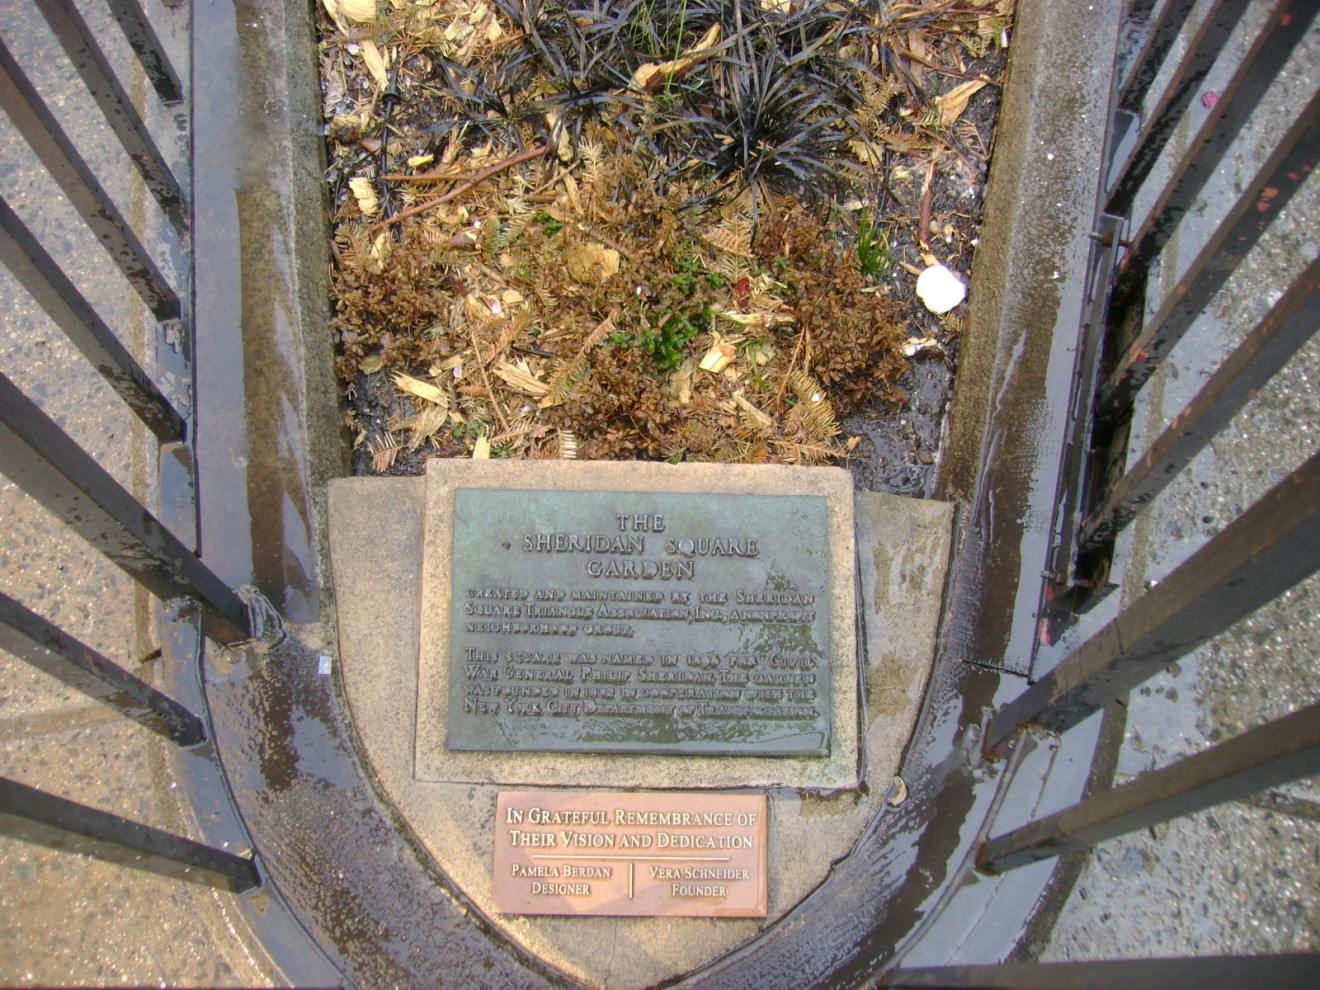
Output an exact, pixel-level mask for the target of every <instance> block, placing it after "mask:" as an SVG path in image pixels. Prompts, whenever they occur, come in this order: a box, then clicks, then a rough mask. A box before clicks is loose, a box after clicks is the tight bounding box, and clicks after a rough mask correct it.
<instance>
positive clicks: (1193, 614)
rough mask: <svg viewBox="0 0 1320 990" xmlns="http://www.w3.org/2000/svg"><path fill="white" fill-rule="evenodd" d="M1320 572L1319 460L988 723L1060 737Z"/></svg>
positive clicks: (993, 737)
mask: <svg viewBox="0 0 1320 990" xmlns="http://www.w3.org/2000/svg"><path fill="white" fill-rule="evenodd" d="M1317 568H1320V454H1315V455H1314V456H1312V457H1311V459H1310V460H1308V461H1307V462H1306V463H1305V464H1303V465H1302V466H1301V467H1299V468H1298V469H1297V470H1296V471H1294V472H1293V473H1292V474H1291V475H1289V476H1288V477H1287V478H1285V479H1284V480H1283V481H1282V482H1280V483H1279V484H1278V485H1276V486H1275V487H1274V488H1273V489H1271V490H1270V492H1268V493H1267V494H1266V495H1265V496H1264V497H1263V498H1261V499H1260V500H1259V501H1258V502H1257V503H1256V504H1255V505H1253V506H1252V507H1251V508H1250V509H1248V510H1247V511H1246V512H1244V513H1243V514H1242V515H1240V516H1239V517H1238V518H1237V519H1235V520H1234V521H1233V522H1232V523H1230V524H1229V525H1228V527H1227V528H1225V529H1224V530H1223V531H1222V532H1221V533H1219V534H1218V535H1216V536H1215V537H1214V538H1213V539H1212V540H1210V542H1208V543H1207V544H1206V545H1205V546H1203V547H1202V548H1201V549H1200V550H1198V551H1197V552H1196V553H1195V554H1193V555H1192V556H1191V557H1190V558H1189V559H1188V560H1186V561H1184V562H1183V563H1182V564H1181V565H1180V566H1179V567H1178V568H1177V569H1176V570H1175V571H1174V572H1173V573H1172V574H1170V575H1169V576H1168V577H1167V578H1165V579H1164V580H1163V581H1161V582H1160V583H1159V584H1158V585H1156V586H1155V587H1154V588H1153V589H1152V590H1150V591H1148V592H1146V594H1144V595H1142V596H1141V597H1140V598H1139V599H1137V600H1136V601H1135V602H1133V603H1132V605H1130V606H1129V607H1128V608H1127V609H1126V610H1124V611H1123V612H1121V613H1120V614H1119V615H1118V617H1117V618H1115V619H1114V620H1113V621H1112V622H1110V623H1109V624H1108V625H1107V626H1105V627H1104V628H1103V629H1101V630H1100V631H1099V632H1097V633H1096V634H1095V635H1094V636H1092V637H1091V638H1090V639H1089V640H1087V641H1086V642H1085V643H1083V644H1082V645H1081V646H1079V647H1078V648H1077V649H1076V650H1074V651H1073V652H1072V653H1071V654H1069V655H1068V656H1067V657H1066V658H1064V659H1063V660H1062V661H1061V662H1060V663H1059V665H1058V666H1057V667H1055V668H1054V669H1053V670H1051V671H1050V672H1049V673H1048V674H1046V675H1045V676H1044V677H1042V678H1041V679H1040V680H1039V681H1037V682H1036V683H1035V684H1033V685H1032V686H1031V687H1029V688H1027V689H1026V690H1025V691H1023V692H1022V694H1020V695H1019V696H1018V697H1017V698H1016V699H1015V700H1013V701H1011V702H1009V703H1008V704H1007V705H1005V706H1004V708H1003V709H1002V710H1001V711H999V713H998V714H996V715H995V717H994V718H993V719H992V720H991V722H990V727H989V729H988V731H987V732H986V741H985V748H986V750H987V752H990V753H998V752H1000V751H1002V749H1003V748H1004V746H1005V745H1006V744H1007V743H1008V742H1009V741H1010V740H1011V739H1012V738H1013V737H1014V735H1015V734H1016V733H1017V731H1018V730H1019V729H1021V728H1022V727H1023V726H1025V725H1027V724H1028V723H1034V724H1037V725H1039V726H1041V727H1043V728H1045V729H1047V730H1049V731H1053V732H1063V731H1065V730H1067V729H1070V728H1072V727H1073V726H1074V725H1076V724H1077V723H1078V722H1080V721H1082V719H1084V718H1086V717H1087V716H1088V715H1090V714H1092V713H1093V712H1095V711H1097V710H1098V709H1100V708H1103V707H1104V706H1105V705H1107V704H1109V703H1110V702H1112V701H1114V700H1115V699H1117V698H1120V697H1122V696H1123V695H1125V694H1127V693H1128V692H1129V691H1130V690H1132V689H1133V688H1135V687H1137V686H1138V685H1139V684H1141V683H1142V682H1143V681H1145V680H1146V679H1147V678H1149V677H1151V676H1153V675H1155V674H1156V673H1158V672H1159V671H1161V670H1163V669H1164V668H1165V667H1166V666H1167V665H1168V664H1170V663H1172V662H1173V661H1174V660H1176V659H1178V658H1179V657H1180V656H1182V655H1183V654H1184V653H1186V652H1187V651H1189V650H1192V649H1195V648H1196V647H1197V646H1200V645H1201V644H1202V643H1204V642H1205V641H1206V640H1208V639H1211V638H1212V637H1214V636H1216V635H1218V634H1219V633H1220V632H1222V631H1223V630H1225V629H1227V628H1228V627H1229V626H1231V625H1232V624H1233V623H1235V622H1237V621H1238V620H1239V619H1241V618H1243V617H1244V616H1247V615H1249V614H1250V613H1252V612H1254V611H1255V610H1256V609H1258V608H1260V606H1262V605H1264V604H1265V603H1266V602H1268V601H1270V600H1272V599H1273V598H1275V597H1276V596H1278V595H1280V594H1282V593H1283V592H1284V591H1286V590H1288V589H1289V588H1291V587H1292V586H1293V585H1294V584H1296V583H1297V582H1298V581H1301V580H1302V579H1303V578H1305V577H1307V576H1309V575H1310V574H1312V573H1314V572H1315V571H1316V569H1317Z"/></svg>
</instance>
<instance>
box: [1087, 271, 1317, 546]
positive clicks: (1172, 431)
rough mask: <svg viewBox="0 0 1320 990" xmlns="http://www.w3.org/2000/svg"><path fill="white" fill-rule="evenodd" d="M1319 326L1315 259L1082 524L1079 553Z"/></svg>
mask: <svg viewBox="0 0 1320 990" xmlns="http://www.w3.org/2000/svg"><path fill="white" fill-rule="evenodd" d="M1317 328H1320V258H1318V259H1316V260H1315V261H1313V262H1311V264H1310V265H1308V266H1307V268H1306V270H1305V271H1303V272H1302V273H1301V274H1300V275H1298V276H1297V278H1296V279H1295V280H1294V282H1293V284H1292V285H1291V286H1290V287H1289V289H1288V291H1287V292H1286V293H1284V295H1283V298H1281V299H1280V300H1279V301H1278V302H1277V303H1275V304H1274V307H1273V308H1272V309H1271V310H1270V311H1269V313H1268V314H1266V316H1265V318H1264V319H1263V320H1261V321H1260V323H1259V324H1257V325H1256V328H1255V329H1254V330H1252V331H1251V333H1250V334H1248V335H1247V337H1246V339H1245V340H1243V341H1242V343H1241V344H1239V345H1238V347H1237V349H1236V350H1234V352H1233V353H1232V354H1231V355H1230V356H1229V357H1228V358H1227V359H1226V360H1225V361H1224V362H1223V364H1221V365H1220V366H1219V367H1218V368H1217V369H1216V370H1215V373H1214V374H1213V375H1211V376H1210V380H1209V381H1208V382H1206V383H1205V386H1204V387H1203V388H1202V389H1201V391H1200V392H1198V393H1197V395H1196V398H1194V399H1193V400H1192V401H1191V402H1190V403H1188V405H1187V408H1186V409H1184V410H1183V411H1182V412H1180V413H1179V414H1178V415H1177V416H1176V417H1174V420H1173V422H1172V423H1170V424H1169V427H1168V429H1166V430H1165V431H1164V433H1163V434H1161V435H1160V437H1159V439H1158V440H1156V441H1155V442H1154V443H1153V444H1151V446H1150V449H1149V450H1147V451H1146V453H1145V454H1143V455H1142V457H1141V459H1140V460H1138V461H1137V463H1136V464H1134V465H1133V466H1132V468H1131V470H1129V471H1128V473H1127V474H1125V475H1124V476H1123V477H1122V479H1120V480H1119V481H1118V483H1117V484H1115V485H1114V486H1113V487H1112V488H1110V489H1109V490H1108V491H1107V492H1105V493H1103V494H1102V496H1101V498H1100V499H1097V501H1099V503H1100V504H1099V506H1098V507H1097V508H1095V509H1094V510H1092V512H1091V513H1090V515H1089V516H1088V517H1087V518H1086V519H1085V520H1083V522H1082V527H1081V536H1080V537H1079V540H1078V543H1079V544H1080V547H1081V549H1082V550H1091V549H1095V548H1096V547H1098V546H1101V545H1102V544H1104V543H1107V542H1109V541H1110V540H1112V539H1113V538H1114V536H1115V535H1116V534H1117V533H1118V532H1119V531H1120V530H1122V529H1123V528H1124V527H1125V526H1127V525H1128V523H1130V522H1131V521H1132V520H1133V519H1134V518H1135V517H1136V515H1137V513H1138V512H1139V511H1140V510H1141V507H1142V506H1144V505H1145V504H1147V503H1148V502H1150V501H1151V500H1152V499H1154V498H1155V497H1156V496H1157V495H1159V493H1160V492H1162V491H1163V490H1164V488H1165V486H1167V485H1168V484H1169V482H1171V481H1172V480H1173V479H1174V478H1175V477H1177V475H1178V472H1179V471H1181V470H1182V469H1183V468H1184V467H1185V466H1186V465H1187V464H1188V463H1190V462H1191V460H1192V458H1194V457H1195V456H1196V455H1197V454H1199V453H1200V452H1201V451H1202V450H1204V449H1205V447H1206V445H1207V444H1209V443H1210V441H1211V440H1212V439H1214V436H1215V434H1216V433H1218V432H1219V431H1220V430H1221V429H1223V428H1224V427H1225V426H1227V425H1228V423H1229V422H1230V421H1231V420H1232V418H1233V417H1234V416H1236V415H1237V413H1238V412H1239V410H1241V409H1242V407H1243V406H1245V405H1246V404H1247V402H1248V401H1249V400H1250V399H1251V397H1252V396H1254V395H1255V394H1256V391H1257V390H1258V389H1259V388H1261V387H1262V386H1263V385H1264V384H1265V383H1266V382H1267V381H1269V379H1270V378H1271V377H1272V376H1273V375H1274V374H1275V373H1276V372H1278V370H1279V369H1280V368H1282V367H1283V366H1284V365H1285V364H1287V363H1288V361H1289V359H1290V358H1291V357H1292V356H1293V355H1294V354H1296V353H1297V351H1298V350H1300V349H1301V347H1302V345H1303V344H1305V343H1306V342H1307V341H1308V340H1310V339H1311V337H1312V335H1314V333H1315V332H1316V329H1317Z"/></svg>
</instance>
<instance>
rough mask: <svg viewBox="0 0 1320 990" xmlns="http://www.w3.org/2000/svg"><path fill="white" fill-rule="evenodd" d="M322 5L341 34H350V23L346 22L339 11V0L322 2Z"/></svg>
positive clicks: (323, 0) (322, 0) (324, 0)
mask: <svg viewBox="0 0 1320 990" xmlns="http://www.w3.org/2000/svg"><path fill="white" fill-rule="evenodd" d="M321 4H322V5H323V6H324V7H325V12H326V13H327V14H329V15H330V17H331V19H332V20H333V21H334V22H335V27H337V28H339V33H340V34H348V30H349V28H348V22H347V21H345V20H344V15H343V13H342V12H341V11H340V9H339V0H321Z"/></svg>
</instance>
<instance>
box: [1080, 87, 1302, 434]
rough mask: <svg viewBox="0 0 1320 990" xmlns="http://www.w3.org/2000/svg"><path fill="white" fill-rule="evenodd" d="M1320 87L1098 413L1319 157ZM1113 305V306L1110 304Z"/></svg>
mask: <svg viewBox="0 0 1320 990" xmlns="http://www.w3.org/2000/svg"><path fill="white" fill-rule="evenodd" d="M1318 122H1320V91H1318V92H1317V93H1316V94H1315V95H1313V96H1312V97H1311V101H1310V102H1309V103H1308V104H1307V105H1306V107H1305V109H1303V110H1302V112H1301V114H1300V116H1299V117H1298V118H1297V120H1296V121H1294V122H1293V125H1292V126H1291V127H1290V128H1289V129H1288V132H1287V133H1286V134H1285V135H1284V137H1283V139H1282V140H1281V141H1280V142H1279V144H1278V145H1277V147H1276V148H1275V149H1274V152H1273V153H1272V154H1271V155H1270V157H1269V159H1268V160H1267V161H1266V162H1265V163H1264V164H1263V165H1262V166H1261V167H1260V169H1259V170H1257V172H1256V175H1255V176H1254V177H1253V178H1252V180H1251V183H1250V184H1249V185H1248V186H1247V188H1246V190H1245V191H1244V192H1243V194H1242V196H1241V197H1240V198H1239V199H1238V201H1237V203H1236V204H1235V205H1234V206H1233V209H1232V210H1231V211H1230V212H1229V214H1228V216H1227V217H1225V218H1224V220H1223V222H1222V223H1221V224H1220V225H1219V226H1218V227H1216V228H1215V232H1214V234H1212V235H1211V237H1210V239H1209V240H1208V241H1207V242H1206V244H1205V246H1204V247H1203V248H1202V249H1201V253H1200V254H1198V255H1197V257H1196V260H1195V261H1193V262H1192V264H1191V266H1190V267H1189V268H1188V269H1187V271H1186V273H1185V274H1184V275H1183V276H1182V277H1181V278H1180V279H1179V280H1178V284H1177V285H1176V286H1175V287H1174V288H1173V290H1172V291H1170V292H1169V293H1168V295H1167V297H1166V299H1165V301H1164V302H1163V304H1162V305H1161V306H1160V308H1159V310H1158V311H1157V312H1156V314H1155V315H1154V316H1153V317H1151V318H1150V320H1149V321H1148V322H1147V323H1146V325H1145V326H1143V327H1142V328H1141V331H1140V333H1139V334H1138V335H1137V339H1136V340H1134V341H1133V342H1132V343H1131V344H1130V345H1129V346H1128V348H1127V350H1126V352H1125V354H1124V355H1123V356H1122V358H1121V359H1120V360H1119V362H1118V366H1117V367H1116V368H1114V370H1113V371H1112V373H1111V374H1110V376H1109V380H1108V381H1107V382H1105V384H1104V385H1103V386H1102V387H1101V393H1100V398H1099V401H1098V402H1097V406H1096V414H1097V415H1098V416H1100V417H1101V418H1104V419H1108V418H1111V417H1113V416H1114V415H1116V414H1117V413H1119V412H1121V411H1122V409H1123V408H1124V407H1126V406H1127V405H1128V404H1129V403H1131V402H1132V400H1133V398H1134V397H1135V396H1136V393H1137V391H1138V390H1139V389H1140V388H1141V386H1142V385H1144V384H1145V383H1146V381H1147V380H1148V379H1149V378H1150V376H1151V375H1152V374H1154V373H1155V369H1156V368H1158V367H1159V366H1160V364H1161V362H1163V360H1164V358H1165V357H1166V356H1167V355H1168V353H1169V351H1171V350H1172V349H1173V347H1174V345H1175V344H1177V343H1178V341H1180V340H1181V339H1182V337H1183V335H1184V334H1185V333H1186V332H1187V330H1188V329H1189V328H1190V327H1191V325H1192V324H1193V323H1194V322H1195V321H1196V319H1197V317H1199V316H1200V315H1201V313H1202V312H1203V311H1204V310H1205V307H1206V306H1207V305H1209V303H1210V300H1211V298H1213V296H1214V295H1215V293H1216V292H1218V291H1219V289H1220V288H1222V287H1223V285H1224V282H1226V281H1227V280H1228V277H1229V275H1231V274H1232V273H1233V270H1234V269H1235V268H1236V267H1237V265H1238V262H1240V261H1241V260H1242V259H1243V258H1244V257H1246V255H1247V253H1248V252H1249V251H1250V250H1251V249H1252V247H1254V246H1255V244H1256V242H1257V241H1258V240H1259V239H1260V237H1261V235H1262V234H1263V233H1264V232H1265V230H1266V229H1267V228H1268V227H1269V225H1270V223H1271V222H1273V220H1274V218H1275V217H1277V216H1278V215H1279V212H1280V211H1281V210H1282V209H1283V208H1284V206H1286V205H1287V203H1288V201H1289V200H1290V199H1291V198H1292V195H1293V193H1295V192H1296V191H1297V189H1298V187H1300V186H1301V184H1302V183H1303V182H1304V181H1305V180H1306V178H1307V176H1309V175H1310V174H1311V172H1312V170H1314V168H1315V166H1316V165H1317V164H1318V163H1320V123H1318ZM1111 312H1112V308H1111Z"/></svg>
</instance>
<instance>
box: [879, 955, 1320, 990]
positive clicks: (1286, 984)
mask: <svg viewBox="0 0 1320 990" xmlns="http://www.w3.org/2000/svg"><path fill="white" fill-rule="evenodd" d="M876 985H877V986H880V987H935V988H948V990H1187V988H1188V987H1196V988H1197V990H1241V988H1242V987H1244V986H1256V987H1268V988H1269V990H1314V988H1315V987H1316V986H1320V955H1310V954H1303V953H1288V954H1282V955H1277V956H1185V957H1183V958H1181V959H1101V960H1096V961H1094V962H1055V963H999V964H995V963H990V964H988V965H973V966H924V967H913V968H912V969H895V970H890V971H889V972H888V973H886V974H885V975H884V976H882V977H880V980H879V981H878V983H877V984H876Z"/></svg>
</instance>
